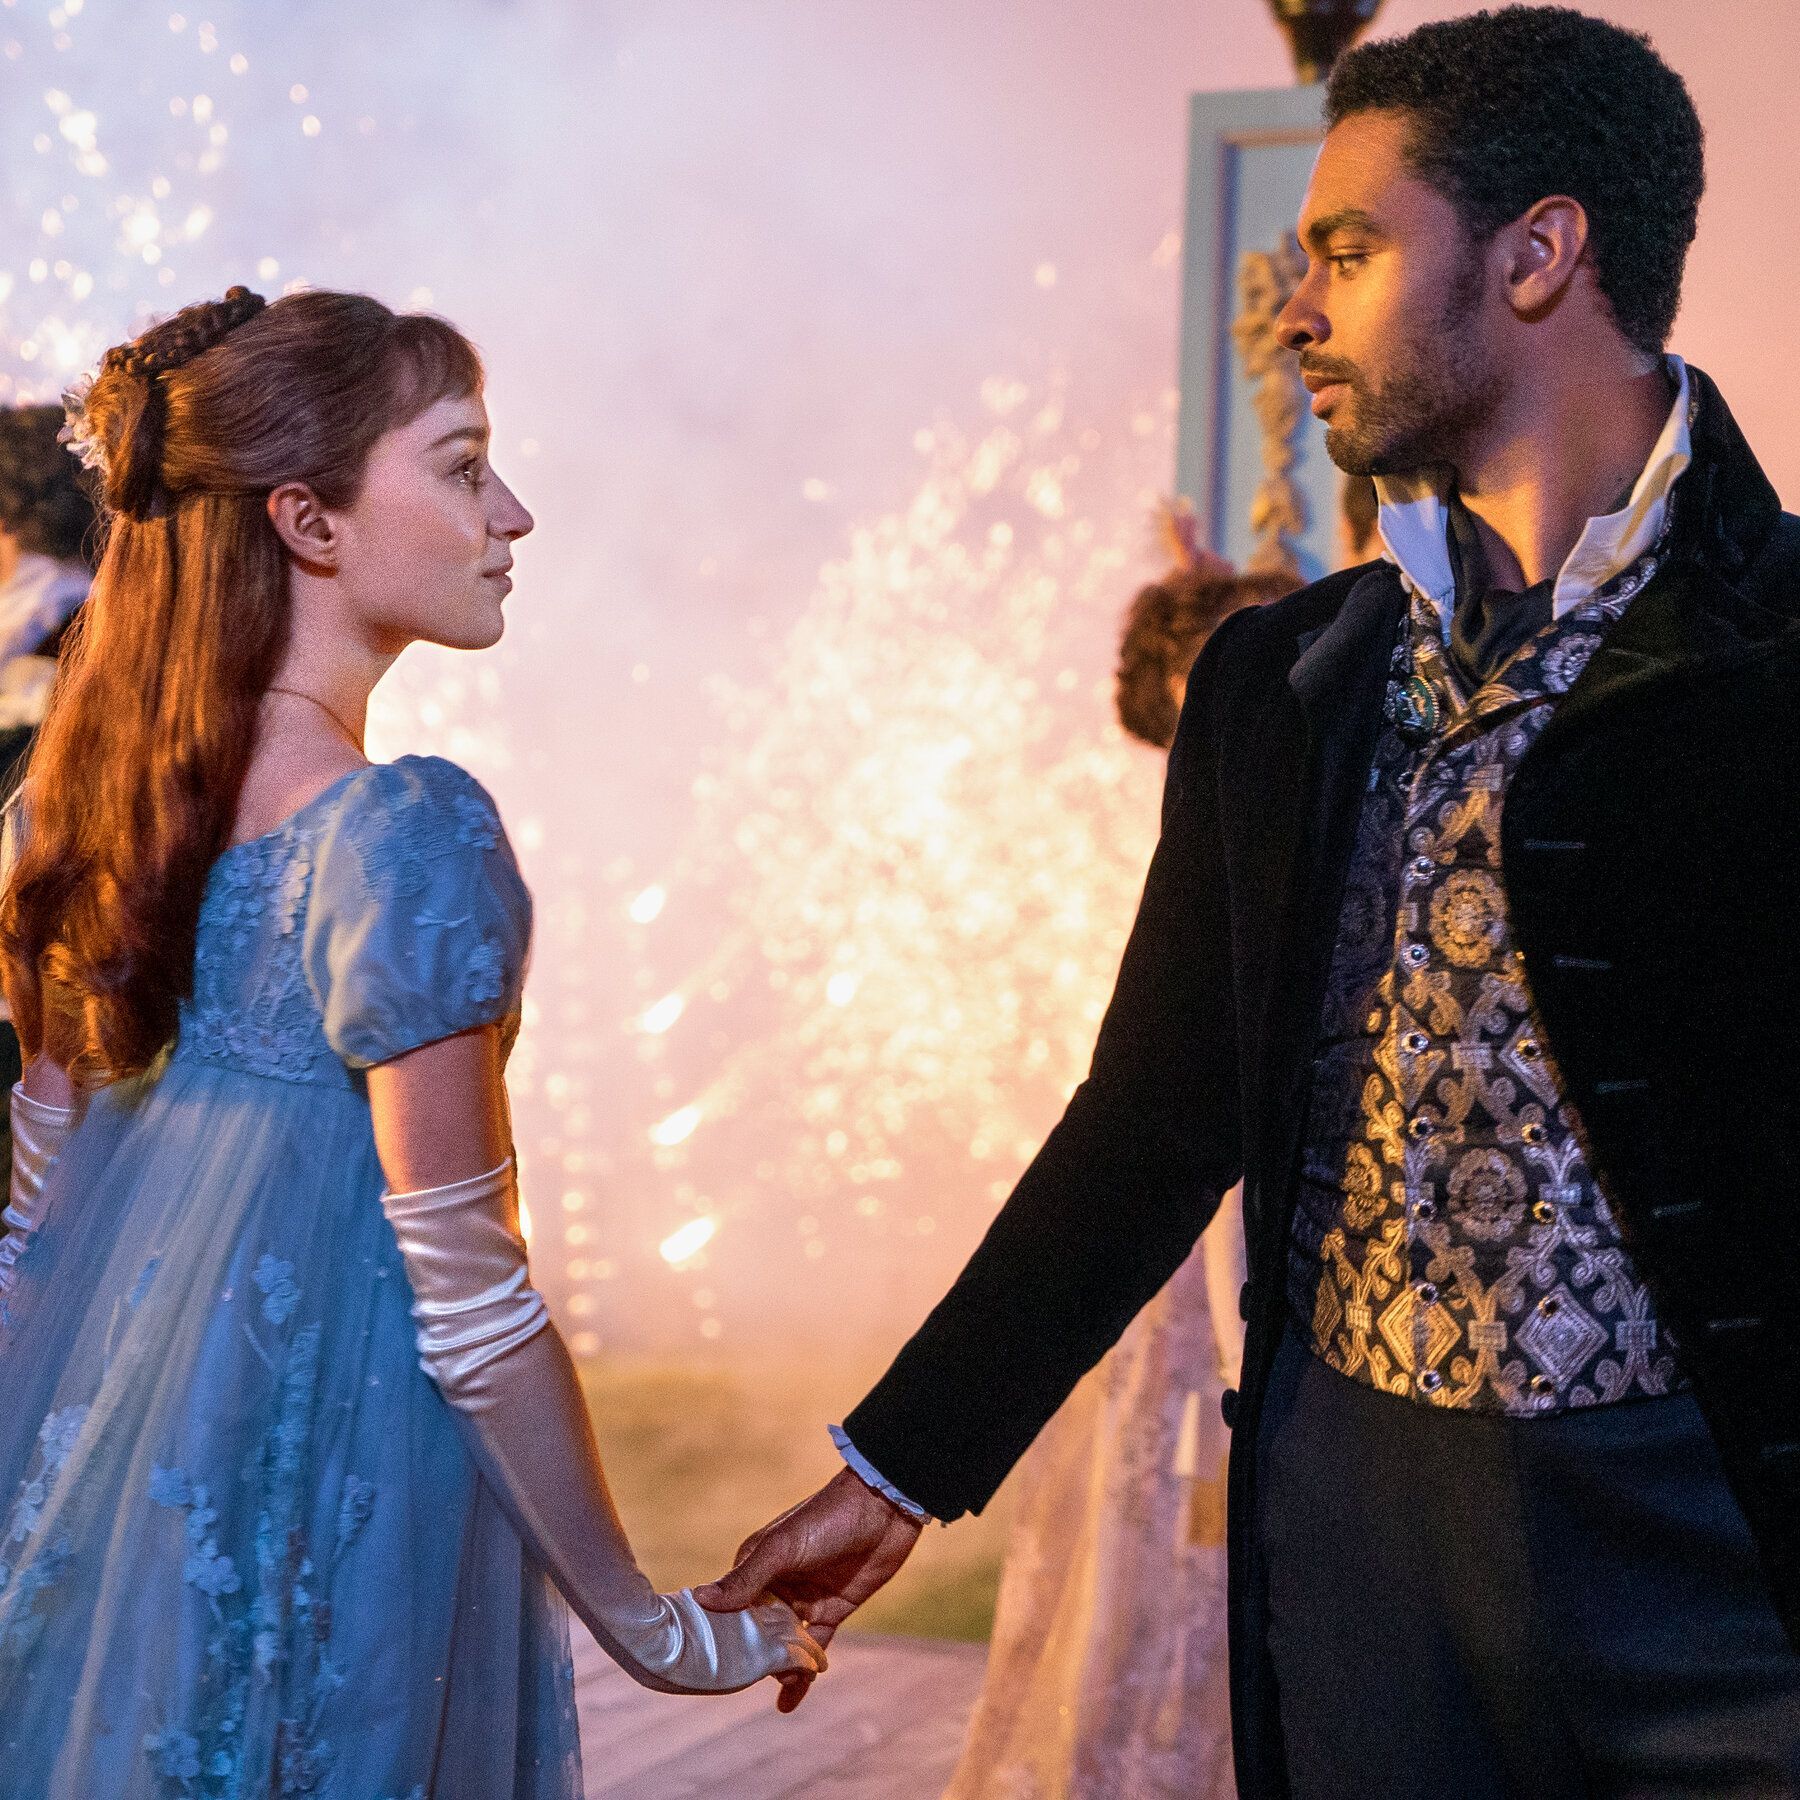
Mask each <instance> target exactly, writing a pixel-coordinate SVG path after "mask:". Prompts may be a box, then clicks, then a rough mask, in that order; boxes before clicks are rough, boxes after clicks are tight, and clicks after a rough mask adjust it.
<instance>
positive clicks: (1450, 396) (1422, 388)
mask: <svg viewBox="0 0 1800 1800" xmlns="http://www.w3.org/2000/svg"><path fill="white" fill-rule="evenodd" d="M1485 278H1486V271H1485V269H1484V266H1483V263H1482V258H1481V251H1480V248H1479V247H1476V246H1472V247H1471V249H1470V253H1469V257H1468V260H1467V261H1466V262H1465V263H1464V264H1463V266H1462V268H1461V269H1460V270H1459V271H1458V273H1457V277H1456V280H1455V282H1454V283H1453V284H1452V286H1451V289H1450V293H1449V294H1448V296H1447V297H1446V299H1445V302H1444V305H1443V308H1442V309H1441V311H1440V312H1439V314H1438V316H1437V318H1436V319H1435V320H1433V321H1430V322H1428V323H1427V324H1425V325H1424V326H1423V327H1414V328H1410V329H1409V330H1408V331H1407V333H1406V335H1405V336H1404V337H1403V338H1402V339H1401V340H1400V342H1399V344H1398V345H1397V353H1396V354H1395V355H1393V356H1391V357H1390V358H1389V364H1390V367H1391V369H1392V371H1393V372H1392V373H1391V374H1389V375H1388V377H1387V379H1386V380H1385V381H1383V382H1382V384H1381V386H1380V387H1379V388H1371V387H1370V386H1369V385H1368V382H1367V380H1366V379H1365V377H1364V376H1363V374H1362V372H1361V370H1359V369H1357V368H1356V367H1355V366H1354V365H1352V364H1350V363H1344V362H1338V361H1335V360H1334V359H1333V358H1331V357H1329V356H1323V357H1318V358H1311V357H1306V356H1302V358H1301V367H1302V369H1303V370H1304V371H1305V372H1306V373H1307V374H1320V375H1326V376H1329V377H1330V378H1331V379H1333V380H1341V381H1342V382H1343V383H1344V385H1345V386H1346V387H1347V388H1348V389H1349V390H1350V395H1351V397H1352V400H1353V414H1354V420H1355V422H1354V424H1352V425H1349V426H1334V425H1328V426H1326V428H1325V453H1326V455H1328V456H1329V457H1330V458H1331V460H1332V461H1333V462H1334V463H1336V464H1337V466H1338V467H1339V468H1340V469H1342V470H1343V471H1344V473H1345V474H1346V475H1408V474H1411V473H1412V472H1413V471H1415V470H1417V469H1423V468H1427V467H1430V466H1432V465H1434V464H1441V463H1454V462H1455V461H1456V455H1455V450H1456V446H1457V443H1458V442H1459V440H1460V439H1461V438H1462V437H1463V436H1464V434H1465V433H1466V432H1467V430H1468V428H1469V427H1470V426H1471V425H1473V424H1476V423H1478V422H1479V421H1480V419H1481V418H1482V417H1483V416H1484V415H1485V414H1486V412H1487V411H1488V409H1489V407H1490V405H1491V404H1492V397H1493V390H1494V384H1493V381H1492V378H1491V376H1490V375H1489V372H1488V370H1487V368H1486V366H1485V360H1484V358H1483V357H1482V355H1481V354H1480V350H1479V347H1478V346H1477V344H1476V343H1475V342H1474V341H1473V329H1472V328H1473V322H1474V318H1475V314H1476V312H1477V311H1478V309H1479V307H1480V305H1481V297H1482V291H1483V288H1484V286H1485Z"/></svg>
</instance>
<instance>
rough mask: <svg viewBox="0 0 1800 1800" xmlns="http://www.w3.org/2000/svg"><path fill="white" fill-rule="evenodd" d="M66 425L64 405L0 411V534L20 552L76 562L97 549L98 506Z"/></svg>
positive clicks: (3, 409) (5, 408) (13, 407)
mask: <svg viewBox="0 0 1800 1800" xmlns="http://www.w3.org/2000/svg"><path fill="white" fill-rule="evenodd" d="M62 426H63V409H62V408H61V407H60V406H12V407H0V529H3V530H5V531H8V532H10V533H11V534H12V535H13V536H14V537H15V538H17V539H18V540H19V547H20V548H21V549H22V550H28V551H32V552H34V553H35V554H37V555H39V556H53V557H55V558H56V559H57V561H58V562H78V561H81V560H83V559H85V558H89V557H90V556H91V552H92V549H93V545H92V542H91V539H92V535H93V531H94V502H93V499H92V498H91V496H90V494H89V484H88V478H87V476H86V475H85V474H84V473H83V471H82V467H81V464H80V463H78V462H77V461H76V460H75V458H74V457H73V456H71V455H70V454H69V452H68V450H67V448H66V447H65V446H64V445H62V444H61V443H59V442H58V441H57V433H58V432H59V431H61V430H62Z"/></svg>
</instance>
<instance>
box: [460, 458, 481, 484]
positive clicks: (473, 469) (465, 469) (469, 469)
mask: <svg viewBox="0 0 1800 1800" xmlns="http://www.w3.org/2000/svg"><path fill="white" fill-rule="evenodd" d="M486 473H487V471H486V470H485V469H483V468H482V466H481V464H480V463H479V462H477V461H475V460H474V459H473V458H471V459H470V460H469V461H468V462H466V463H463V464H461V465H459V467H458V468H457V471H456V479H457V480H458V481H460V482H462V483H463V484H464V485H465V486H467V487H471V488H478V487H480V486H481V484H482V481H483V480H484V479H485V477H486Z"/></svg>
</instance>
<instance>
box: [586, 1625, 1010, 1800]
mask: <svg viewBox="0 0 1800 1800" xmlns="http://www.w3.org/2000/svg"><path fill="white" fill-rule="evenodd" d="M574 1635H575V1640H576V1642H575V1696H576V1704H577V1706H578V1707H579V1709H580V1714H581V1746H582V1760H583V1763H584V1765H585V1767H586V1771H587V1795H588V1800H718V1797H719V1796H723V1795H729V1796H730V1800H785V1797H787V1796H808V1797H809V1800H937V1797H938V1796H939V1795H941V1794H942V1793H943V1790H944V1786H945V1784H946V1783H947V1782H948V1780H949V1779H950V1771H951V1770H952V1768H954V1767H955V1764H956V1758H957V1755H958V1753H959V1752H960V1751H961V1748H962V1741H963V1734H964V1731H965V1730H966V1728H967V1726H968V1722H969V1714H970V1712H971V1710H972V1709H973V1707H974V1704H975V1696H976V1694H977V1692H978V1691H979V1690H980V1687H981V1675H982V1668H983V1665H984V1663H985V1661H986V1655H987V1653H986V1651H985V1650H984V1649H983V1648H982V1647H981V1646H980V1645H977V1644H948V1643H937V1642H931V1641H928V1640H924V1639H918V1638H893V1637H879V1636H874V1635H868V1636H864V1635H862V1634H852V1635H846V1636H840V1637H839V1638H838V1640H837V1642H836V1643H835V1644H834V1645H833V1646H832V1652H831V1669H830V1672H829V1673H828V1674H827V1675H826V1676H825V1678H824V1679H823V1680H822V1681H820V1682H819V1683H818V1685H817V1686H815V1687H814V1689H813V1691H812V1693H811V1695H810V1696H809V1697H808V1698H807V1701H806V1703H805V1704H804V1705H803V1706H802V1707H801V1708H800V1710H799V1711H798V1712H797V1713H795V1714H793V1715H792V1716H791V1717H787V1718H783V1717H782V1716H781V1715H780V1714H778V1713H777V1712H776V1711H775V1689H774V1684H773V1683H769V1682H765V1683H762V1684H761V1685H759V1686H758V1687H756V1688H752V1689H751V1690H750V1691H749V1692H748V1693H743V1694H732V1695H728V1696H725V1697H723V1698H719V1699H680V1698H676V1697H673V1696H671V1695H668V1694H654V1693H651V1692H650V1691H649V1690H648V1689H646V1688H641V1687H639V1686H638V1685H637V1684H636V1683H635V1682H634V1681H632V1680H631V1679H630V1677H629V1676H627V1675H624V1674H622V1673H621V1672H620V1671H619V1670H618V1669H617V1668H615V1667H614V1666H613V1664H612V1663H610V1662H608V1661H607V1659H606V1658H605V1657H604V1656H603V1655H602V1654H601V1653H600V1651H599V1650H598V1649H597V1648H595V1646H594V1645H593V1644H592V1642H590V1641H589V1640H588V1639H587V1638H586V1635H585V1634H584V1633H581V1632H579V1631H577V1632H576V1633H575V1634H574Z"/></svg>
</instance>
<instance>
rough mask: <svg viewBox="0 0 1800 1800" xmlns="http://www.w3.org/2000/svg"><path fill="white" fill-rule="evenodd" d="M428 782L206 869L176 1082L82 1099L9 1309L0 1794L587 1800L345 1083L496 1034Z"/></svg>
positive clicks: (317, 814) (503, 974)
mask: <svg viewBox="0 0 1800 1800" xmlns="http://www.w3.org/2000/svg"><path fill="white" fill-rule="evenodd" d="M530 917H531V905H530V900H529V897H528V896H527V894H526V891H525V888H524V885H523V883H522V882H521V881H520V879H519V874H518V870H517V867H516V865H515V864H514V862H513V858H512V853H511V851H510V849H509V847H508V846H507V843H506V840H505V837H504V834H503V833H502V831H501V827H500V821H499V819H498V817H497V816H496V814H495V812H494V808H493V805H492V803H491V802H490V801H489V799H488V797H487V795H486V794H485V793H484V792H483V790H482V789H481V787H480V786H479V785H478V784H477V783H476V782H475V781H474V780H473V779H472V778H471V777H470V776H468V775H466V774H465V773H464V772H463V771H462V770H460V769H458V768H456V767H455V766H454V765H453V764H451V763H447V762H443V761H441V760H438V759H436V758H421V757H405V758H402V759H401V760H400V761H399V762H396V763H392V764H387V765H383V766H378V767H374V768H369V769H363V770H359V771H357V772H356V773H354V774H352V775H349V776H346V777H345V778H344V779H343V780H341V781H339V782H338V783H337V784H335V785H334V786H333V787H331V788H329V789H327V790H326V791H325V792H324V793H323V794H321V795H319V797H318V798H317V799H315V800H314V801H313V802H312V803H311V804H310V805H308V806H306V807H304V808H303V809H302V810H301V811H300V812H298V813H297V814H295V815H294V817H293V818H291V819H289V820H288V821H287V822H286V823H284V824H283V825H281V826H280V827H278V828H277V829H276V830H274V831H272V832H270V833H269V834H268V835H267V836H265V837H260V838H257V839H254V840H253V841H251V842H249V843H245V844H240V845H238V846H236V847H234V848H232V849H230V850H228V851H227V852H226V853H225V854H224V855H223V856H222V857H221V858H220V859H219V861H218V862H217V863H216V864H215V865H214V867H213V870H212V872H211V876H210V878H209V881H208V884H207V888H206V897H205V903H204V906H203V908H202V912H201V917H200V930H199V942H198V951H197V955H196V961H195V978H194V993H193V998H192V1000H191V1001H190V1002H189V1003H188V1004H187V1005H186V1006H185V1007H184V1008H183V1010H182V1016H181V1028H180V1035H179V1038H178V1040H177V1042H176V1045H175V1047H174V1050H173V1052H172V1054H171V1055H170V1056H169V1058H168V1059H167V1061H166V1063H165V1064H163V1065H162V1066H160V1067H159V1069H157V1070H154V1071H152V1072H151V1073H150V1074H149V1075H147V1076H145V1077H143V1078H140V1079H138V1080H134V1081H130V1082H121V1083H118V1084H116V1085H114V1086H112V1087H110V1088H107V1089H105V1090H104V1091H102V1092H101V1093H99V1094H98V1095H96V1096H95V1097H94V1099H93V1100H92V1102H91V1103H90V1105H89V1108H88V1111H87V1114H86V1116H85V1118H84V1119H83V1121H82V1123H81V1124H80V1126H79V1127H78V1128H77V1130H76V1132H75V1134H74V1136H73V1137H72V1138H71V1139H70V1141H69V1144H68V1146H67V1148H66V1149H65V1150H64V1152H63V1155H62V1157H61V1159H60V1161H59V1162H58V1163H57V1165H56V1167H55V1169H54V1170H53V1171H52V1173H51V1177H50V1183H49V1188H48V1192H47V1196H46V1208H45V1222H44V1224H43V1227H42V1229H41V1231H40V1232H39V1234H38V1236H37V1237H36V1238H35V1239H34V1240H33V1242H32V1243H31V1245H30V1246H29V1248H28V1249H27V1250H26V1251H25V1253H24V1255H23V1256H22V1258H21V1259H20V1261H19V1264H18V1267H17V1281H16V1283H15V1285H14V1287H13V1290H12V1292H11V1294H10V1295H9V1296H8V1297H7V1301H6V1305H5V1308H4V1311H3V1312H0V1794H4V1796H5V1797H6V1800H176V1797H177V1796H179V1797H181V1800H240V1797H242V1800H249V1797H251V1796H257V1797H260V1796H264V1795H279V1796H282V1797H283V1800H286V1797H287V1796H305V1797H306V1800H426V1797H427V1796H429V1797H430V1800H507V1797H509V1796H511V1797H513V1800H577V1797H578V1796H579V1795H580V1793H581V1755H580V1748H579V1742H578V1738H577V1733H576V1723H575V1704H574V1693H573V1683H572V1676H571V1669H570V1662H569V1641H568V1615H567V1612H566V1609H565V1607H564V1605H563V1602H562V1600H561V1597H560V1596H559V1595H558V1594H557V1593H556V1592H555V1590H554V1589H552V1588H551V1587H550V1585H549V1583H548V1581H547V1580H546V1578H545V1577H544V1575H543V1574H542V1572H541V1571H540V1570H539V1568H538V1567H537V1566H536V1565H535V1564H534V1563H533V1562H532V1561H531V1560H530V1559H529V1557H528V1556H527V1555H526V1553H525V1552H524V1551H523V1550H522V1549H521V1546H520V1542H519V1539H518V1536H517V1535H516V1533H515V1532H514V1531H513V1529H512V1527H511V1525H510V1524H509V1523H508V1522H507V1520H506V1518H505V1516H504V1515H503V1514H502V1512H501V1511H500V1508H499V1506H498V1503H497V1502H496V1500H495V1498H494V1496H493V1494H492V1492H491V1491H490V1490H489V1489H488V1487H487V1486H486V1485H485V1484H484V1483H483V1481H482V1480H481V1478H480V1477H479V1476H478V1474H477V1473H476V1471H475V1468H474V1465H473V1464H472V1462H471V1460H470V1458H469V1455H468V1453H467V1452H466V1451H465V1449H464V1447H463V1443H462V1440H461V1438H460V1436H459V1434H458V1429H457V1424H456V1421H455V1418H454V1416H453V1415H452V1413H451V1411H450V1409H449V1408H448V1407H447V1406H446V1404H445V1403H444V1401H443V1400H442V1399H441V1398H440V1396H439V1395H438V1393H437V1390H436V1389H435V1388H434V1387H433V1386H432V1385H431V1383H430V1382H429V1381H428V1380H427V1379H426V1377H425V1376H424V1374H423V1373H422V1372H421V1371H420V1369H419V1366H418V1363H417V1360H416V1353H415V1349H414V1343H413V1324H412V1320H411V1318H410V1316H409V1312H408V1308H409V1305H410V1301H411V1293H410V1290H409V1288H408V1285H407V1280H406V1274H405V1271H404V1269H403V1267H402V1265H401V1261H400V1254H399V1250H398V1248H397V1246H396V1244H395V1241H394V1235H393V1232H392V1231H391V1229H390V1228H389V1226H388V1224H387V1221H386V1219H385V1218H384V1217H383V1215H382V1211H381V1206H380V1198H379V1196H380V1192H381V1188H382V1175H381V1169H380V1166H379V1164H378V1163H377V1160H376V1156H375V1145H374V1139H373V1136H372V1133H371V1128H370V1118H369V1103H368V1099H367V1097H366V1092H365V1087H364V1082H363V1079H362V1076H361V1074H360V1071H361V1070H363V1069H364V1068H366V1067H367V1066H368V1065H370V1064H371V1063H377V1062H382V1061H385V1060H386V1059H387V1058H389V1057H392V1056H395V1055H398V1054H399V1053H400V1052H402V1051H405V1050H410V1049H413V1048H416V1047H417V1046H418V1045H421V1044H425V1043H430V1042H432V1041H434V1040H435V1039H438V1038H442V1037H446V1036H449V1035H450V1034H452V1033H454V1032H458V1031H462V1030H465V1029H467V1028H469V1027H471V1026H476V1025H483V1024H490V1023H495V1022H499V1023H502V1024H503V1025H506V1026H508V1027H510V1026H511V1025H512V1024H513V1023H514V1022H516V1019H517V1016H518V1006H519V993H520V986H521V983H522V980H523V974H524V966H525V955H526V949H527V945H528V941H529V936H530Z"/></svg>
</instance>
